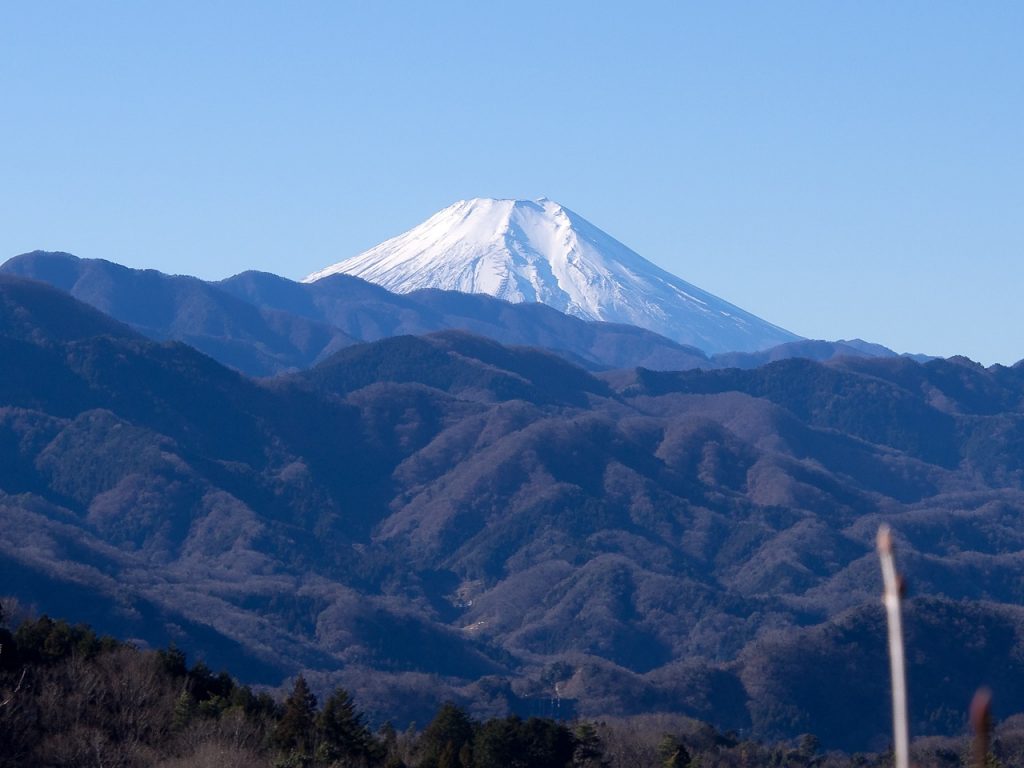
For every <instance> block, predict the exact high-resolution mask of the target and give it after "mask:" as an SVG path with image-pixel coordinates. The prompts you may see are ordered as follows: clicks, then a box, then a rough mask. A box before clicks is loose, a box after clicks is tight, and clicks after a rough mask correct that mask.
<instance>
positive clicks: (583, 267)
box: [305, 198, 799, 353]
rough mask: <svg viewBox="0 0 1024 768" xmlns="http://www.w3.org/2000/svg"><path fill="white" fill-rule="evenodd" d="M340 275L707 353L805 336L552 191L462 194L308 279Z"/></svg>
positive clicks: (753, 347) (759, 347)
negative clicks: (530, 309)
mask: <svg viewBox="0 0 1024 768" xmlns="http://www.w3.org/2000/svg"><path fill="white" fill-rule="evenodd" d="M336 274H349V275H355V276H356V277H362V278H365V279H366V280H369V281H370V282H373V283H377V284H378V285H382V286H384V287H385V288H388V289H389V290H392V291H395V292H396V293H411V292H413V291H418V290H423V289H425V288H436V289H441V290H449V291H459V292H462V293H482V294H487V295H490V296H495V297H497V298H500V299H505V300H506V301H510V302H516V303H519V302H540V303H543V304H547V305H548V306H551V307H554V308H555V309H558V310H559V311H561V312H564V313H566V314H569V315H572V316H575V317H581V318H583V319H585V320H604V321H608V322H613V323H625V324H628V325H635V326H639V327H641V328H646V329H648V330H651V331H655V332H657V333H659V334H661V335H663V336H667V337H668V338H670V339H673V340H674V341H677V342H679V343H681V344H686V345H689V346H693V347H697V348H699V349H702V350H704V351H706V352H709V353H715V352H734V351H735V352H757V351H760V350H763V349H766V348H768V347H773V346H777V345H778V344H784V343H786V342H791V341H796V340H797V339H799V337H798V336H796V335H795V334H793V333H790V332H789V331H786V330H783V329H782V328H779V327H777V326H775V325H772V324H771V323H768V322H765V321H764V320H762V319H760V318H758V317H755V316H754V315H752V314H750V313H749V312H746V311H744V310H742V309H740V308H739V307H736V306H734V305H732V304H730V303H728V302H726V301H724V300H722V299H720V298H718V297H717V296H713V295H711V294H710V293H708V292H707V291H704V290H701V289H700V288H698V287H696V286H695V285H691V284H690V283H687V282H686V281H684V280H681V279H680V278H678V277H676V276H675V275H672V274H670V273H668V272H666V271H665V270H663V269H661V268H659V267H658V266H656V265H655V264H652V263H651V262H650V261H648V260H647V259H644V258H643V257H642V256H640V254H638V253H636V252H635V251H633V250H631V249H630V248H628V247H627V246H625V245H623V244H622V243H620V242H619V241H618V240H616V239H615V238H613V237H611V236H610V235H608V234H607V233H605V232H603V231H601V230H600V229H598V228H597V227H596V226H594V225H593V224H591V223H590V222H589V221H587V220H586V219H584V218H583V217H582V216H580V215H579V214H577V213H575V212H573V211H571V210H569V209H568V208H566V207H564V206H562V205H559V204H558V203H556V202H554V201H553V200H548V199H547V198H541V199H540V200H493V199H490V198H475V199H473V200H460V201H459V202H457V203H455V204H454V205H451V206H449V207H448V208H445V209H444V210H443V211H440V212H438V213H436V214H434V215H433V216H431V217H430V218H429V219H427V220H426V221H425V222H423V223H422V224H420V225H419V226H417V227H414V228H413V229H411V230H409V231H408V232H405V233H404V234H401V235H398V236H397V237H393V238H391V239H390V240H387V241H385V242H383V243H381V244H380V245H378V246H375V247H374V248H371V249H370V250H368V251H365V252H364V253H361V254H359V255H357V256H353V257H352V258H350V259H346V260H344V261H341V262H339V263H337V264H334V265H332V266H329V267H326V268H324V269H322V270H320V271H318V272H315V273H313V274H312V275H309V276H308V277H307V278H306V280H305V282H307V283H315V282H317V281H319V280H322V279H323V278H325V277H328V276H330V275H336Z"/></svg>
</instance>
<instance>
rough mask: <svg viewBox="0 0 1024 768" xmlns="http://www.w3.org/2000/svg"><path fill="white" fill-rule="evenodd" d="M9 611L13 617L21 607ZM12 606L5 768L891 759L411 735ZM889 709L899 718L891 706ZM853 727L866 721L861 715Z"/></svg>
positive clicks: (581, 738)
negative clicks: (23, 614) (16, 618)
mask: <svg viewBox="0 0 1024 768" xmlns="http://www.w3.org/2000/svg"><path fill="white" fill-rule="evenodd" d="M9 604H10V603H9ZM5 619H9V617H7V616H5V611H4V608H3V606H2V604H0V768H8V766H10V767H12V768H13V767H14V766H26V765H32V766H39V767H40V768H45V767H49V766H53V768H57V767H58V766H67V767H68V768H70V767H71V766H75V767H79V766H105V767H106V766H117V767H119V768H133V767H134V766H160V768H179V767H180V768H185V766H193V767H195V768H247V767H249V766H253V767H254V768H258V767H259V766H267V767H268V768H269V767H270V766H274V768H299V767H300V766H301V767H303V768H321V767H323V768H326V767H327V766H338V767H341V766H350V767H351V768H371V767H374V766H379V767H381V768H403V767H405V768H648V767H649V768H718V767H721V768H726V767H729V768H733V767H735V768H740V767H741V766H742V767H744V768H756V767H757V766H794V767H797V768H799V767H801V766H806V767H807V768H811V767H812V766H815V767H818V768H841V767H844V766H851V767H852V766H860V767H863V768H873V767H875V766H877V767H878V768H882V767H883V766H889V765H891V764H892V763H891V760H892V757H891V754H889V753H885V752H883V753H880V754H852V755H851V754H844V753H841V752H835V751H832V752H828V753H825V752H824V751H823V750H822V749H821V747H820V743H819V741H818V739H817V738H816V737H815V736H814V735H812V734H804V735H802V736H800V737H799V738H797V739H793V740H790V741H788V742H784V743H773V744H765V743H758V742H755V741H752V740H749V739H745V738H743V736H742V735H741V734H738V733H736V732H727V733H721V732H718V731H716V730H715V729H714V728H712V727H711V726H710V725H707V724H705V723H701V722H699V721H696V720H691V719H688V718H683V717H678V716H654V715H648V716H637V717H632V718H613V719H605V720H600V721H586V720H575V721H572V722H565V721H556V720H554V719H550V718H539V717H530V718H527V719H522V718H520V717H517V716H515V715H510V716H505V717H491V718H488V719H485V720H477V719H474V718H473V716H472V713H470V712H467V711H466V710H465V709H463V708H461V707H460V706H458V705H456V704H455V703H452V702H443V703H439V705H438V707H437V709H436V713H435V715H434V717H433V719H432V720H431V721H430V722H428V723H425V724H424V727H422V728H420V727H417V725H416V724H410V725H409V726H408V727H407V728H405V729H403V730H401V731H398V730H396V729H395V727H394V726H393V725H392V724H391V723H390V722H387V721H385V722H383V723H380V724H370V723H368V722H367V719H366V717H365V716H364V714H363V713H362V712H361V710H360V708H359V707H358V706H357V702H355V701H354V700H353V698H352V696H351V695H350V694H349V692H348V691H346V690H345V689H344V688H336V689H335V690H333V691H331V692H329V693H328V694H327V695H326V696H325V697H324V698H323V700H322V701H320V700H319V699H318V697H317V696H316V695H315V694H314V693H313V691H312V690H311V688H310V685H309V684H308V683H307V681H306V680H305V678H304V677H302V676H301V675H300V676H298V677H297V678H296V679H295V680H294V682H293V683H292V685H291V688H290V691H289V692H288V693H287V694H286V695H285V696H283V697H280V698H279V697H275V696H273V695H271V694H270V693H268V692H266V691H259V692H257V691H254V690H253V689H252V688H250V687H249V686H245V685H241V684H239V683H238V682H237V681H236V680H235V679H234V678H233V677H232V676H231V675H230V674H229V673H228V672H226V671H221V672H217V673H215V672H214V671H213V670H211V669H210V668H209V667H207V666H206V665H205V664H204V663H203V662H201V661H200V662H196V663H194V664H192V665H191V666H189V664H188V663H187V658H186V655H185V653H184V652H183V651H182V650H180V649H178V648H176V647H174V646H171V647H168V648H166V649H162V650H156V651H151V650H140V649H138V648H136V647H135V646H133V645H131V644H128V643H124V642H120V641H118V640H115V639H114V638H111V637H109V636H98V635H97V634H96V633H95V632H94V631H93V630H92V629H91V628H90V627H88V626H86V625H81V624H79V625H71V624H69V623H67V622H66V621H61V620H54V619H51V618H49V617H47V616H45V615H43V616H39V617H35V618H26V619H22V620H21V621H19V622H17V626H16V627H14V628H13V629H11V628H8V624H14V623H15V622H12V621H7V620H5ZM878 706H879V707H884V706H885V702H878ZM850 714H851V717H853V716H855V714H856V713H850ZM914 752H915V757H916V760H917V764H919V765H929V766H937V767H940V766H949V767H950V768H953V767H954V766H960V765H967V764H968V762H967V761H968V756H969V755H970V745H969V743H968V740H967V739H966V737H961V738H939V737H930V738H926V739H922V740H920V741H918V742H917V743H916V744H915V746H914ZM1022 763H1024V715H1018V716H1016V717H1012V718H1009V719H1008V720H1006V721H1005V722H1003V723H1001V724H1000V725H999V726H998V727H997V729H996V735H995V738H994V739H993V741H992V743H991V753H990V755H989V765H990V766H993V767H996V766H1003V765H1021V764H1022Z"/></svg>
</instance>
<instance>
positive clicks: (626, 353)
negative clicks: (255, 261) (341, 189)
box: [0, 251, 896, 377]
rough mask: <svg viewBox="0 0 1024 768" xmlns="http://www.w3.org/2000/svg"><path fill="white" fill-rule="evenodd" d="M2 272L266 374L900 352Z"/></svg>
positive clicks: (484, 306)
mask: <svg viewBox="0 0 1024 768" xmlns="http://www.w3.org/2000/svg"><path fill="white" fill-rule="evenodd" d="M0 274H9V275H18V276H21V277H26V278H31V279H34V280H39V281H42V282H45V283H48V284H50V285H52V286H54V287H56V288H59V289H61V290H63V291H67V292H68V293H70V294H71V295H72V296H74V297H75V298H77V299H80V300H81V301H84V302H85V303H87V304H90V305H91V306H93V307H95V308H97V309H99V310H101V311H102V312H104V313H107V314H109V315H110V316H111V317H113V318H115V319H117V320H120V321H121V322H123V323H125V324H126V325H129V326H130V327H132V328H133V329H135V330H136V331H138V332H139V333H141V334H143V335H145V336H147V337H148V338H150V339H153V340H156V341H164V340H176V341H182V342H184V343H186V344H189V345H190V346H193V347H195V348H196V349H198V350H200V351H202V352H204V353H205V354H207V355H210V356H211V357H213V358H214V359H216V360H217V361H219V362H221V363H223V364H224V365H227V366H229V367H232V368H235V369H236V370H239V371H241V372H243V373H245V374H248V375H250V376H257V377H259V376H272V375H275V374H279V373H285V372H289V371H295V370H301V369H304V368H308V367H309V366H311V365H314V364H316V363H317V362H320V361H322V360H325V359H326V358H328V357H329V356H330V355H331V354H332V353H334V352H336V351H337V350H339V349H341V348H343V347H345V346H348V345H351V344H355V343H357V342H360V341H377V340H379V339H383V338H387V337H391V336H400V335H403V334H412V335H422V334H426V333H432V332H436V331H443V330H462V331H467V332H470V333H473V334H476V335H479V336H485V337H487V338H490V339H494V340H495V341H498V342H501V343H502V344H510V345H516V346H530V347H537V348H542V349H546V350H548V351H551V352H553V353H555V354H557V355H560V356H562V357H564V358H565V359H567V360H569V361H570V362H573V363H575V364H577V365H580V366H582V367H584V368H587V369H588V370H591V371H600V370H610V369H621V368H631V367H638V366H640V367H644V368H648V369H651V370H687V369H692V368H721V367H740V368H749V367H755V366H757V365H760V364H762V363H764V362H768V361H771V360H780V359H787V358H791V357H806V358H810V359H818V360H827V359H830V358H833V357H840V356H858V357H892V356H895V355H896V353H895V352H893V351H892V350H890V349H887V348H885V347H882V346H880V345H873V344H866V343H864V342H861V341H859V340H855V341H839V342H827V341H810V340H799V341H792V342H786V343H784V344H780V345H778V346H775V347H772V348H770V349H767V350H762V351H760V352H727V353H720V354H714V355H708V354H707V353H706V352H705V351H703V350H701V349H697V348H696V347H689V346H684V345H681V344H678V343H677V342H675V341H672V340H671V339H668V338H666V337H664V336H659V335H658V334H656V333H654V332H652V331H648V330H645V329H643V328H638V327H636V326H632V325H622V324H616V323H608V322H598V321H586V320H582V319H580V318H577V317H572V316H570V315H566V314H564V313H562V312H559V311H557V310H555V309H553V308H551V307H548V306H546V305H545V304H541V303H511V302H508V301H505V300H503V299H498V298H494V297H491V296H487V295H484V294H467V293H460V292H458V291H442V290H438V289H423V290H418V291H414V292H412V293H408V294H397V293H392V292H391V291H389V290H387V289H385V288H382V287H380V286H378V285H375V284H373V283H369V282H367V281H365V280H362V279H360V278H357V277H352V276H350V275H344V274H336V275H331V276H328V277H325V278H321V279H319V280H317V281H315V282H312V283H297V282H294V281H291V280H288V279H286V278H283V277H279V276H277V275H272V274H269V273H265V272H243V273H242V274H239V275H235V276H234V277H230V278H227V279H226V280H221V281H219V282H206V281H202V280H199V279H198V278H195V277H187V276H181V275H166V274H163V273H161V272H157V271H155V270H148V269H147V270H138V269H130V268H128V267H124V266H121V265H119V264H114V263H112V262H109V261H105V260H102V259H79V258H78V257H76V256H73V255H71V254H68V253H52V252H45V251H35V252H32V253H26V254H22V255H21V256H16V257H14V258H12V259H9V260H8V261H7V262H5V263H4V264H2V265H0Z"/></svg>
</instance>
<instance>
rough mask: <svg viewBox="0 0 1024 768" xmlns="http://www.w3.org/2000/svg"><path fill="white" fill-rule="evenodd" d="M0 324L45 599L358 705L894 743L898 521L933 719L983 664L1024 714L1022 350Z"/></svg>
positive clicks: (34, 585)
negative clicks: (295, 676)
mask: <svg viewBox="0 0 1024 768" xmlns="http://www.w3.org/2000/svg"><path fill="white" fill-rule="evenodd" d="M72 318H75V320H74V322H71V319H72ZM0 323H2V325H0V345H2V354H3V359H4V362H5V366H4V374H3V376H0V517H2V522H3V525H2V526H0V552H2V556H0V575H2V584H3V586H2V588H0V592H2V593H9V594H14V595H16V596H17V597H18V598H19V599H20V600H22V601H23V602H26V603H30V604H35V605H37V606H38V607H39V608H40V609H41V610H46V611H51V612H54V613H59V614H61V615H65V616H68V617H69V618H71V619H73V620H87V621H90V622H92V623H94V624H95V625H96V626H97V627H98V628H100V629H102V630H103V631H109V632H116V633H117V634H119V635H121V636H125V637H135V638H138V640H139V641H140V642H147V643H152V644H157V645H163V644H165V643H167V642H168V641H170V640H174V641H177V642H179V643H180V644H182V645H187V646H188V647H192V648H203V649H205V654H206V657H207V660H208V662H209V663H211V664H213V665H215V666H219V665H222V664H225V663H228V662H230V665H231V667H232V669H233V670H237V672H238V673H239V674H241V675H242V676H243V678H244V679H246V680H249V681H253V682H267V683H271V684H276V683H278V682H279V681H280V679H281V678H283V677H284V676H285V675H287V674H290V673H293V672H295V671H296V670H298V669H305V670H307V672H308V676H309V677H310V679H311V680H312V681H314V683H315V684H316V685H318V686H320V687H321V688H324V689H326V688H327V687H330V686H332V685H335V684H344V685H345V686H346V687H348V688H350V689H351V690H352V691H353V692H354V693H355V694H356V696H357V698H358V699H359V700H360V701H361V702H364V706H366V707H367V708H368V709H369V710H370V712H371V715H372V714H373V712H374V709H373V708H374V706H379V708H380V711H382V712H387V713H388V716H391V717H396V718H397V719H404V720H409V719H420V720H421V721H422V718H423V717H424V713H428V712H431V711H433V710H434V709H435V708H436V703H437V701H438V700H440V699H443V698H445V697H448V696H451V697H454V698H456V699H458V700H460V701H463V702H466V703H467V704H469V705H470V706H471V707H472V708H473V709H474V711H476V712H478V713H480V714H481V715H487V714H496V713H499V712H503V711H505V710H506V709H509V708H511V709H513V710H516V711H519V712H523V713H529V712H538V711H548V709H550V707H551V706H552V704H551V701H552V699H553V698H555V696H556V686H557V697H558V698H559V700H560V702H561V707H563V708H564V711H566V712H570V711H576V712H579V713H582V714H586V715H602V714H611V715H614V714H626V713H633V712H654V711H673V712H682V713H685V714H689V715H692V716H698V717H701V718H704V719H707V720H710V721H712V722H714V723H716V724H718V725H720V726H722V727H725V728H730V727H731V728H745V729H752V730H753V732H755V733H757V734H759V735H764V736H779V735H781V736H792V735H796V734H798V733H801V732H804V731H808V730H810V731H814V732H816V733H818V734H819V735H820V736H821V738H822V741H823V743H825V744H826V745H835V746H841V747H846V748H851V749H860V748H865V747H878V746H879V744H881V745H882V748H884V743H883V741H884V739H886V738H887V737H886V736H885V734H886V733H887V731H888V719H889V714H888V708H887V705H886V703H885V702H886V690H887V677H886V661H885V657H884V648H883V645H882V643H883V633H882V629H881V621H882V615H881V611H880V610H879V609H878V594H879V590H880V584H879V579H878V576H877V564H876V561H875V558H874V556H873V553H872V542H873V537H874V532H875V530H876V529H877V526H878V524H879V523H880V522H881V521H883V520H885V521H887V522H889V523H891V524H892V525H893V527H894V528H895V530H896V531H897V532H898V533H899V534H900V536H901V538H900V542H899V543H900V556H901V561H902V567H903V569H904V571H905V572H906V574H907V576H908V578H909V579H910V585H911V594H912V595H918V596H919V597H916V598H914V599H912V601H911V604H910V607H909V610H908V617H907V625H908V632H909V634H910V642H911V648H912V649H913V651H912V653H911V655H910V675H911V681H912V686H913V689H912V690H913V692H914V695H913V698H912V706H913V712H912V715H913V719H914V727H915V732H917V733H921V734H923V733H928V732H951V731H955V730H956V729H958V728H959V727H960V726H961V724H962V714H961V713H962V712H963V709H964V707H965V705H966V702H967V700H968V698H969V694H970V692H971V691H973V689H974V687H975V686H976V685H978V684H980V683H988V684H990V685H992V686H993V687H994V688H995V690H996V702H997V704H998V706H999V707H1001V708H1002V709H1003V711H1008V712H1009V711H1018V710H1024V667H1022V666H1021V664H1020V663H1019V659H1021V658H1024V638H1022V632H1024V615H1022V614H1021V611H1020V609H1019V608H1017V607H1016V606H1017V605H1018V604H1019V603H1020V602H1021V600H1022V599H1024V591H1022V587H1021V584H1022V583H1024V579H1022V577H1024V534H1022V533H1021V531H1024V526H1022V525H1021V516H1022V512H1024V488H1022V482H1024V366H1022V365H1020V364H1018V365H1017V366H1014V367H1013V368H1006V367H1001V366H994V367H992V368H989V369H984V368H981V367H980V366H977V365H975V364H972V363H970V362H969V361H966V360H962V359H952V360H936V361H931V362H928V363H926V364H919V363H917V362H914V361H911V360H907V359H901V358H891V359H880V358H879V359H842V360H837V361H832V362H829V363H826V364H822V363H817V362H811V361H806V360H787V361H782V362H778V363H773V364H770V365H766V366H763V367H761V368H756V369H753V370H735V369H732V370H721V371H686V372H676V373H658V372H654V371H649V370H644V369H639V370H634V371H619V372H612V373H602V374H597V375H595V374H593V373H589V372H587V371H585V370H583V369H581V368H577V367H575V366H572V365H571V364H569V363H567V362H566V361H565V360H563V359H561V358H559V357H556V356H553V355H551V354H548V353H546V352H541V351H537V350H533V349H523V348H515V347H506V346H502V345H500V344H498V343H496V342H494V341H491V340H487V339H481V338H479V337H474V336H471V335H468V334H465V333H451V332H449V333H442V334H436V335H429V336H425V337H420V338H410V337H399V338H393V339H385V340H382V341H379V342H376V343H372V344H362V345H356V346H350V347H346V348H345V349H342V350H340V351H339V352H337V353H335V355H333V356H331V357H329V358H327V359H326V360H324V361H323V362H322V363H321V364H320V365H318V366H316V367H314V368H312V369H310V370H309V371H303V372H299V373H295V374H291V375H289V376H287V377H283V378H278V379H273V380H268V381H263V382H257V381H253V380H251V379H248V378H246V377H244V376H242V375H240V374H238V373H236V372H234V371H231V370H228V369H226V368H224V367H223V366H221V365H220V364H218V363H217V362H215V361H214V360H211V359H210V358H208V357H206V356H204V355H202V354H200V353H199V352H197V351H195V350H193V349H191V348H189V347H187V346H185V345H182V344H178V343H154V342H152V341H149V340H145V339H142V338H140V337H138V336H136V335H135V334H133V333H132V332H131V331H128V330H126V329H125V328H124V326H121V325H120V324H118V323H115V322H113V321H111V320H108V319H106V318H104V317H103V316H101V315H99V314H97V313H96V312H95V311H94V310H91V309H89V308H88V307H86V306H84V305H83V304H81V303H79V302H77V301H75V300H74V299H71V298H70V297H67V296H65V295H63V294H61V293H59V292H57V291H54V290H52V289H49V288H46V287H45V286H41V285H39V284H36V283H32V282H29V281H22V280H18V279H15V278H5V279H3V280H0ZM545 708H547V709H545ZM851 711H856V712H857V713H858V714H857V718H856V727H850V712H851Z"/></svg>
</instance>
